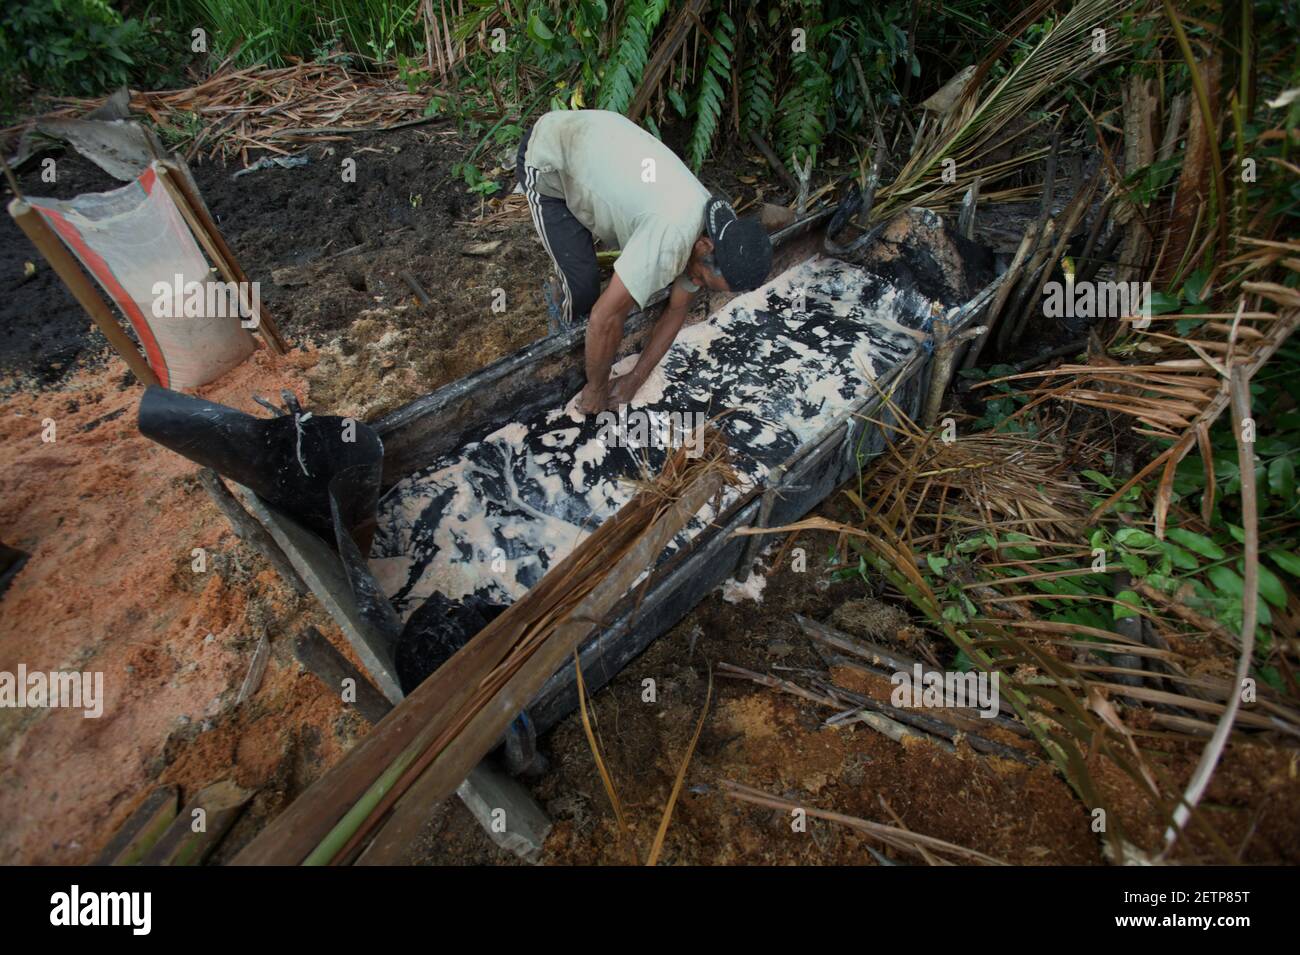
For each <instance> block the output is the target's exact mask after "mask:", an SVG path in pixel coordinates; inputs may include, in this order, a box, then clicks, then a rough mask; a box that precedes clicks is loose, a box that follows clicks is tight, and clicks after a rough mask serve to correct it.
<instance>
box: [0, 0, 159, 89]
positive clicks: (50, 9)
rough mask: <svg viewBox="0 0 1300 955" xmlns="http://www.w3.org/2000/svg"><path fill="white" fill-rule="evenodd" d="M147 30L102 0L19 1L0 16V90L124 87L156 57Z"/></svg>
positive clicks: (144, 25) (153, 44) (154, 45)
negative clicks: (136, 72) (139, 70)
mask: <svg viewBox="0 0 1300 955" xmlns="http://www.w3.org/2000/svg"><path fill="white" fill-rule="evenodd" d="M156 45H157V41H156V38H155V37H154V36H153V35H152V34H151V32H150V25H149V24H147V23H145V22H144V21H142V20H138V19H135V18H129V19H124V18H123V17H122V16H121V15H120V14H118V13H117V12H116V11H115V10H113V9H112V8H111V7H110V6H109V5H108V4H107V3H105V2H104V0H23V2H21V3H15V4H13V5H11V6H8V7H7V8H6V9H5V11H4V13H2V14H0V90H2V91H3V95H4V99H5V101H6V104H7V105H12V103H13V100H14V99H16V97H17V96H18V95H19V93H20V92H21V90H22V88H23V87H24V86H30V87H34V88H37V89H40V90H42V91H44V92H47V93H56V94H63V95H96V94H99V93H104V92H106V91H108V90H111V89H114V88H116V87H118V86H121V85H123V84H125V83H126V82H127V81H128V79H129V78H130V76H131V75H132V71H133V70H134V69H135V68H136V67H137V66H139V65H140V63H141V61H142V60H143V59H144V58H146V57H148V56H150V55H151V54H153V53H155V52H156Z"/></svg>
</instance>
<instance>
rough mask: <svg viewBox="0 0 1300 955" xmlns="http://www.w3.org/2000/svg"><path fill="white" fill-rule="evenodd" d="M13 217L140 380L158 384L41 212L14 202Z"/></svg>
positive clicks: (109, 309) (10, 206) (150, 370)
mask: <svg viewBox="0 0 1300 955" xmlns="http://www.w3.org/2000/svg"><path fill="white" fill-rule="evenodd" d="M9 215H10V217H11V218H12V219H13V220H14V222H16V223H18V228H20V229H22V230H23V233H24V234H25V235H26V236H27V238H29V239H31V241H32V245H34V246H36V248H37V251H39V252H40V253H41V255H42V256H44V257H45V261H46V262H48V263H50V268H52V269H54V271H55V272H56V273H58V276H59V278H61V279H63V284H64V285H66V286H67V287H68V291H70V292H71V293H72V295H73V297H74V298H76V300H77V301H78V303H80V305H81V307H82V308H84V309H85V310H86V314H87V315H89V316H90V318H91V321H93V322H94V323H95V324H96V325H97V326H98V327H99V330H100V331H101V332H103V333H104V337H105V338H107V339H108V343H109V344H110V345H112V346H113V348H114V350H115V351H116V352H117V353H118V354H119V355H121V356H122V359H123V360H124V361H125V362H126V364H127V367H129V368H130V369H131V371H132V372H133V373H134V374H135V376H136V378H138V379H140V382H141V383H142V384H144V385H156V384H158V376H157V375H155V374H154V372H153V369H152V368H150V367H149V363H148V362H147V361H145V359H144V356H143V355H141V354H140V349H138V348H137V347H136V345H135V342H133V341H131V338H130V336H128V335H127V334H126V332H124V331H122V325H121V323H119V322H118V320H117V316H115V315H114V314H113V310H112V309H111V308H109V306H108V303H107V302H105V301H104V299H103V296H101V295H100V294H99V292H98V291H97V290H96V289H95V286H94V284H93V283H92V282H91V281H90V278H89V277H88V276H87V275H86V273H85V272H83V271H82V270H81V266H80V265H79V264H78V263H77V260H76V259H75V258H74V257H73V255H72V253H71V252H69V251H68V249H67V247H66V246H65V245H64V244H63V240H62V239H60V238H59V237H58V236H57V235H55V233H54V230H53V229H51V228H50V227H49V224H48V223H46V221H45V220H44V219H43V218H42V217H41V215H40V213H38V212H37V211H36V210H35V209H33V208H32V207H31V206H30V205H28V204H27V203H26V202H23V201H22V200H21V199H14V200H12V201H11V202H10V203H9Z"/></svg>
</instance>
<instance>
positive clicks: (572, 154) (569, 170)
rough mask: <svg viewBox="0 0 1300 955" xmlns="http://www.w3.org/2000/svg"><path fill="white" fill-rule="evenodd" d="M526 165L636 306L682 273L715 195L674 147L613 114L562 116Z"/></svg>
mask: <svg viewBox="0 0 1300 955" xmlns="http://www.w3.org/2000/svg"><path fill="white" fill-rule="evenodd" d="M524 162H525V163H526V164H527V165H529V166H532V167H533V168H534V169H536V170H537V172H538V177H537V191H538V192H540V193H542V195H545V196H552V197H554V198H556V199H563V200H564V201H565V204H566V205H567V206H568V207H569V211H570V212H572V213H573V215H574V217H575V218H576V219H577V220H578V221H579V222H581V223H582V224H583V225H584V226H586V227H587V228H588V229H590V230H591V232H592V234H593V235H595V236H596V238H598V239H599V240H600V241H601V243H602V244H603V245H605V246H607V247H609V248H617V249H622V252H621V254H620V255H619V257H618V261H617V262H616V263H615V264H614V271H615V272H617V273H618V276H619V278H621V279H622V280H623V284H624V285H626V286H627V290H628V292H630V293H631V295H632V297H633V298H634V299H636V302H637V304H638V305H641V306H644V305H645V303H646V301H648V300H649V298H650V296H651V295H653V294H654V293H655V292H657V291H659V289H661V288H663V287H664V286H666V285H668V284H669V283H671V282H672V281H673V279H675V278H676V277H677V276H678V275H680V274H681V272H682V269H684V268H685V267H686V263H687V262H688V261H689V260H690V256H691V246H692V245H694V244H695V240H696V239H698V238H699V237H700V235H701V234H702V233H703V231H704V204H705V202H707V201H708V199H709V191H708V190H707V189H705V188H704V186H703V185H702V184H701V183H700V181H699V180H698V179H696V178H695V176H693V175H692V174H691V171H690V170H689V169H688V168H686V164H685V163H683V162H682V161H681V160H680V159H678V158H677V156H676V154H674V153H673V151H672V150H671V149H669V148H668V147H667V146H665V145H664V144H663V143H661V142H660V141H659V140H657V139H656V138H655V137H654V136H652V135H651V134H650V133H648V132H646V131H645V130H644V129H642V128H641V127H640V126H637V125H636V124H635V123H633V122H632V121H631V120H629V119H628V118H627V117H625V116H622V115H620V114H618V113H612V112H609V111H607V110H597V109H586V110H573V111H567V110H557V111H555V112H551V113H547V114H546V115H545V116H543V117H542V118H541V119H539V120H538V121H537V123H536V125H534V126H533V133H532V137H531V138H530V139H529V141H528V149H527V151H526V152H525V154H524Z"/></svg>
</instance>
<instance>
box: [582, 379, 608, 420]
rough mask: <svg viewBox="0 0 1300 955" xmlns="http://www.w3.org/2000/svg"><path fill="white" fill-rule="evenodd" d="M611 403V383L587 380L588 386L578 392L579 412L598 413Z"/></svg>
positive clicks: (585, 413) (586, 413)
mask: <svg viewBox="0 0 1300 955" xmlns="http://www.w3.org/2000/svg"><path fill="white" fill-rule="evenodd" d="M608 405H609V383H608V382H606V383H605V384H603V385H595V384H592V383H591V382H587V387H585V388H583V389H582V391H580V392H579V393H578V402H577V405H576V407H577V409H578V412H579V414H584V415H588V414H598V413H600V412H602V411H604V410H605V409H606V407H607V406H608Z"/></svg>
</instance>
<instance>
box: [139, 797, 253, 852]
mask: <svg viewBox="0 0 1300 955" xmlns="http://www.w3.org/2000/svg"><path fill="white" fill-rule="evenodd" d="M252 798H253V793H252V791H251V790H247V789H243V788H242V787H240V786H237V785H235V783H233V782H231V781H230V780H228V779H223V780H222V781H221V782H217V783H213V784H212V785H211V786H208V787H207V788H206V789H204V790H202V791H201V792H199V793H198V795H196V796H195V797H194V798H193V799H192V800H190V802H189V804H188V805H186V807H185V808H184V809H183V810H182V811H181V812H180V814H179V815H177V816H176V818H175V819H173V820H172V823H171V825H170V826H168V827H167V831H166V832H164V833H163V835H162V837H161V838H160V839H159V840H158V842H157V843H156V844H155V845H154V846H153V848H152V849H150V850H149V852H148V853H146V855H145V857H144V858H143V859H142V860H141V864H142V865H202V864H203V861H204V860H205V859H207V857H208V856H209V855H211V854H212V850H213V849H215V848H216V847H217V845H218V844H219V843H220V842H221V839H222V837H224V836H225V834H226V832H227V831H228V830H229V829H230V827H231V826H232V825H234V822H235V820H236V819H237V818H238V817H239V814H240V813H241V812H243V810H244V806H245V805H246V804H247V803H248V801H249V800H250V799H252Z"/></svg>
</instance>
